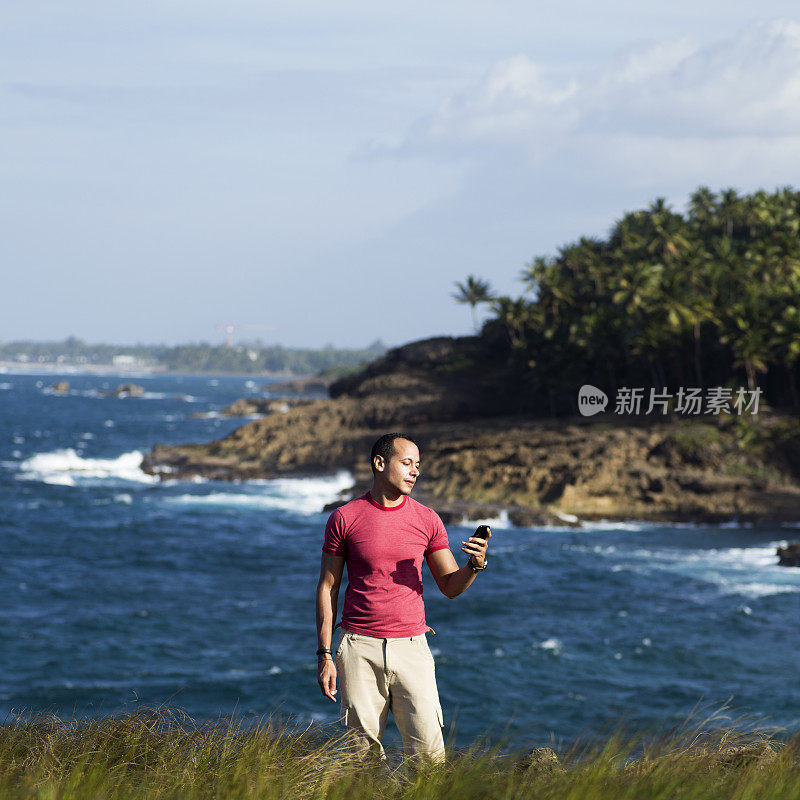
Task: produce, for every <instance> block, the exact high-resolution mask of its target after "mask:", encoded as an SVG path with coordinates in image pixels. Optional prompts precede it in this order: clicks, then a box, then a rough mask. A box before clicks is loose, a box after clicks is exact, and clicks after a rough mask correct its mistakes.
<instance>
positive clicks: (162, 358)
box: [0, 336, 386, 375]
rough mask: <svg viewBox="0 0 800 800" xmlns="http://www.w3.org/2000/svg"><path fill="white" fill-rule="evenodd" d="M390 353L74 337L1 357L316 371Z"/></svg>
mask: <svg viewBox="0 0 800 800" xmlns="http://www.w3.org/2000/svg"><path fill="white" fill-rule="evenodd" d="M385 351H386V347H385V346H384V345H383V343H382V342H380V341H376V342H373V343H372V344H371V345H369V346H368V347H366V348H363V349H361V350H345V349H339V348H335V347H332V346H331V345H328V346H327V347H324V348H319V349H301V348H287V347H282V346H281V345H264V344H263V343H261V342H260V341H257V342H255V343H250V344H241V345H237V346H235V347H227V346H226V345H212V344H208V343H207V342H200V343H198V344H185V345H174V346H170V345H145V344H137V345H113V344H87V343H86V342H84V341H82V340H81V339H77V338H76V337H74V336H70V337H69V338H68V339H65V340H64V341H63V342H22V341H20V342H7V343H5V344H2V343H0V360H3V361H17V362H25V363H34V364H36V363H41V364H54V363H55V364H63V365H65V366H81V365H84V366H85V365H98V364H111V363H112V360H113V359H114V357H115V356H132V357H134V358H135V359H137V361H138V363H139V364H141V365H146V366H154V367H160V368H163V369H166V370H168V371H170V372H213V373H215V374H237V375H260V374H264V373H292V374H294V375H316V374H317V373H320V372H323V371H333V372H334V373H335V372H337V371H341V370H342V369H343V368H347V367H355V366H358V365H360V364H364V363H365V362H368V361H371V360H372V359H374V358H377V357H378V356H380V355H382V354H383V353H384V352H385Z"/></svg>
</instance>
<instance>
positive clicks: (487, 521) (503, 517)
mask: <svg viewBox="0 0 800 800" xmlns="http://www.w3.org/2000/svg"><path fill="white" fill-rule="evenodd" d="M463 524H464V525H488V526H489V527H490V528H511V527H513V526H512V525H511V523H510V522H509V520H508V511H505V510H503V511H501V512H500V513H499V514H498V515H497V516H496V517H482V518H481V519H470V518H468V519H466V520H465V521H464V523H463Z"/></svg>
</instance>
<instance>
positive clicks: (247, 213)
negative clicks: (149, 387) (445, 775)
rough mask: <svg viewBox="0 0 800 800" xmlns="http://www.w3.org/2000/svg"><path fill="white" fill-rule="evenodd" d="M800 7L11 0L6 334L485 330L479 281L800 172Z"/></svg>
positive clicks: (2, 51)
mask: <svg viewBox="0 0 800 800" xmlns="http://www.w3.org/2000/svg"><path fill="white" fill-rule="evenodd" d="M648 6H652V7H648ZM796 8H797V7H796V2H792V3H789V2H776V1H773V0H766V2H762V3H760V4H758V5H754V4H752V3H749V2H748V3H745V2H738V1H737V0H734V1H733V2H724V3H723V2H718V1H717V0H714V1H713V2H702V0H699V1H698V0H695V2H687V1H686V0H673V1H672V2H670V3H668V4H667V3H659V4H642V3H639V2H628V0H624V1H623V0H615V1H613V2H608V1H607V2H602V0H594V2H589V1H588V0H586V1H585V2H584V0H580V1H579V2H576V1H574V0H573V1H572V2H570V1H569V0H562V1H561V2H551V0H545V1H544V2H537V3H530V2H492V3H489V2H470V0H462V2H458V3H454V2H440V3H422V2H415V1H414V0H410V1H409V2H404V3H392V4H389V3H381V2H377V3H375V2H373V3H366V2H338V3H331V2H303V1H302V0H300V1H299V2H292V3H271V2H241V1H237V0H226V1H225V2H204V0H193V2H188V1H187V2H179V1H177V0H159V2H146V1H145V2H138V3H130V2H126V3H120V2H117V1H116V0H103V2H100V1H99V0H97V1H96V2H87V1H86V0H72V2H70V3H68V4H66V3H63V2H39V0H26V1H25V2H22V1H21V0H6V2H5V3H4V10H3V15H2V19H0V101H1V102H0V152H2V154H3V157H2V159H0V173H1V174H0V186H1V187H2V190H1V191H0V203H2V213H0V242H2V245H1V246H2V254H1V255H2V261H0V264H2V271H3V275H2V287H3V300H4V302H3V314H2V316H0V340H3V341H7V340H10V339H19V338H33V339H53V338H63V337H65V336H67V335H70V334H74V335H77V336H80V337H82V338H84V339H87V340H89V341H100V340H104V341H114V342H120V343H132V342H139V341H141V342H172V343H175V342H187V341H199V340H206V341H222V333H221V332H219V331H217V330H215V326H216V325H217V324H218V323H227V322H232V323H235V324H239V325H247V324H249V325H261V326H270V329H266V328H264V329H258V330H256V329H250V330H248V331H243V332H242V333H241V335H242V336H244V337H250V338H252V337H254V336H260V337H261V338H262V339H264V340H265V341H268V342H280V343H282V344H284V345H287V346H316V345H324V344H327V343H332V344H335V345H340V346H361V345H365V344H367V343H369V342H371V341H373V340H374V339H376V338H381V339H383V340H384V341H385V342H387V343H388V344H399V343H402V342H405V341H409V340H411V339H417V338H422V337H425V336H431V335H438V334H459V333H467V332H469V330H470V327H471V319H470V315H469V311H468V309H466V308H464V307H463V306H458V305H456V304H455V303H454V302H453V300H452V298H451V297H450V294H451V292H452V291H453V284H454V281H456V280H462V279H463V278H464V277H465V276H466V275H467V274H469V273H475V274H478V275H481V276H483V277H485V278H487V279H489V280H490V281H491V283H492V284H493V286H494V287H495V288H496V289H497V290H499V291H502V292H509V293H515V294H518V293H519V292H520V291H522V286H521V284H520V283H519V281H518V276H519V273H520V271H521V270H522V268H523V267H524V265H525V263H526V262H528V261H530V259H531V258H533V257H534V256H536V255H544V254H549V253H553V252H554V251H555V250H556V248H557V247H558V246H559V245H561V244H563V243H565V242H567V241H569V240H571V239H573V238H576V237H577V236H580V235H582V234H596V235H602V234H604V233H605V232H606V231H607V230H608V228H609V227H610V225H611V224H612V223H613V222H614V220H615V219H617V218H618V217H619V216H620V214H621V213H622V212H623V211H625V210H627V209H631V208H637V207H642V206H645V205H646V204H647V203H649V202H650V201H651V200H652V199H654V198H655V197H657V196H665V197H667V198H668V199H669V200H670V202H672V203H673V205H674V206H675V207H677V208H683V206H684V204H685V202H686V200H687V198H688V195H689V193H690V192H691V191H692V190H693V189H694V188H696V187H697V186H698V185H700V184H707V185H709V186H711V187H712V188H714V189H718V188H722V187H727V186H734V187H736V188H738V189H740V190H742V191H751V190H753V189H756V188H759V187H763V188H767V189H773V188H775V187H777V186H784V185H794V186H797V185H800V178H799V175H800V13H798V12H797V10H796ZM238 335H239V334H238V333H237V336H238Z"/></svg>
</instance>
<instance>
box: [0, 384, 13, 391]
mask: <svg viewBox="0 0 800 800" xmlns="http://www.w3.org/2000/svg"><path fill="white" fill-rule="evenodd" d="M13 388H14V384H13V383H5V382H4V383H0V389H2V390H3V391H4V392H6V391H8V390H9V389H13Z"/></svg>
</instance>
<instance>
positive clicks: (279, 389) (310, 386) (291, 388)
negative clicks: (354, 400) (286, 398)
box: [261, 376, 333, 397]
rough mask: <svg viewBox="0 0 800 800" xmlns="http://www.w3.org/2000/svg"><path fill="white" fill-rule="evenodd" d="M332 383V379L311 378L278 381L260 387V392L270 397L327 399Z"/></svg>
mask: <svg viewBox="0 0 800 800" xmlns="http://www.w3.org/2000/svg"><path fill="white" fill-rule="evenodd" d="M332 382H333V378H322V377H319V376H312V377H308V378H293V379H292V380H289V381H278V382H276V383H268V384H267V385H266V386H263V387H262V389H261V390H262V391H264V392H269V393H270V394H272V395H287V394H288V395H310V396H313V397H327V396H328V387H329V386H330V385H331V383H332Z"/></svg>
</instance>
